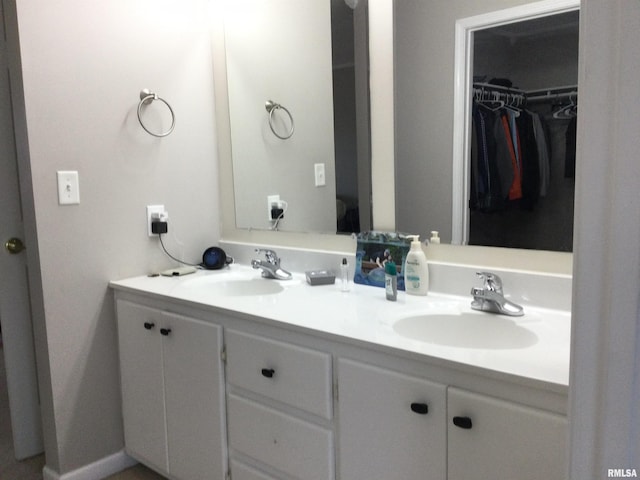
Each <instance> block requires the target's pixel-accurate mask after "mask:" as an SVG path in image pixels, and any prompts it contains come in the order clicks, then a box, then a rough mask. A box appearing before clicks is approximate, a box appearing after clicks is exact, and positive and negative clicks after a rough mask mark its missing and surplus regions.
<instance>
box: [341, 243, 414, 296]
mask: <svg viewBox="0 0 640 480" xmlns="http://www.w3.org/2000/svg"><path fill="white" fill-rule="evenodd" d="M357 241H358V243H357V250H356V267H355V275H354V278H353V281H354V282H355V283H360V284H362V285H371V286H373V287H382V288H384V267H385V265H386V263H387V262H394V263H395V264H396V269H397V271H398V290H404V261H405V259H406V258H407V253H409V249H410V248H411V239H409V238H407V236H406V234H404V233H398V232H378V231H370V232H362V233H359V234H358V239H357Z"/></svg>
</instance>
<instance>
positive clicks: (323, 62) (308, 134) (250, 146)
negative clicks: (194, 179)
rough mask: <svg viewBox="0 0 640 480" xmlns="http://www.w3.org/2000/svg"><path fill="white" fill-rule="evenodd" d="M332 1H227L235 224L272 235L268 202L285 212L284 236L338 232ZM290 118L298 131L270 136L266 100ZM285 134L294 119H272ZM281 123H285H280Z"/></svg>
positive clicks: (278, 116) (277, 114)
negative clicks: (319, 166) (321, 180)
mask: <svg viewBox="0 0 640 480" xmlns="http://www.w3.org/2000/svg"><path fill="white" fill-rule="evenodd" d="M329 7H330V4H329V2H328V1H327V2H318V1H315V0H304V1H301V0H278V1H276V2H273V1H272V2H263V1H253V0H244V1H237V2H230V3H229V6H228V7H227V11H226V16H225V42H226V53H227V76H228V87H229V111H230V122H231V135H232V137H231V149H232V155H233V183H234V189H235V194H236V195H235V198H236V224H237V226H238V227H239V228H261V229H268V228H270V227H271V226H272V223H271V222H270V221H269V218H268V215H267V213H268V210H267V196H268V195H274V194H277V195H280V198H281V199H282V200H285V201H286V202H288V210H287V211H286V213H285V215H284V218H283V220H282V221H281V222H280V223H279V228H280V229H282V230H289V231H291V230H293V231H298V232H330V233H333V232H335V230H336V188H335V184H336V181H335V161H334V144H333V104H332V102H330V101H329V102H328V101H327V99H331V98H333V88H332V74H331V72H332V67H331V63H332V61H331V18H330V13H331V12H330V8H329ZM267 100H273V101H274V102H277V103H279V104H282V105H283V106H284V107H285V108H287V109H288V110H289V111H290V112H291V115H292V116H293V119H294V122H295V131H294V133H293V135H292V136H291V138H289V139H287V140H281V139H279V138H277V137H276V136H275V135H274V134H273V133H272V132H271V130H270V128H269V123H268V114H267V111H266V110H265V102H266V101H267ZM273 119H274V123H275V124H276V127H277V128H276V131H277V132H278V133H279V134H280V135H281V136H285V135H286V134H287V133H288V131H289V123H288V122H289V119H288V117H287V115H286V113H284V112H283V111H282V110H280V111H277V112H275V113H274V116H273ZM279 120H282V123H280V122H279ZM315 163H324V164H325V178H326V185H325V186H323V187H316V186H315V182H314V164H315Z"/></svg>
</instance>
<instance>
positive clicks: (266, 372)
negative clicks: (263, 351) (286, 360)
mask: <svg viewBox="0 0 640 480" xmlns="http://www.w3.org/2000/svg"><path fill="white" fill-rule="evenodd" d="M274 373H276V371H275V370H274V369H273V368H263V369H262V376H263V377H266V378H273V374H274Z"/></svg>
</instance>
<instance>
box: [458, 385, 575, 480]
mask: <svg viewBox="0 0 640 480" xmlns="http://www.w3.org/2000/svg"><path fill="white" fill-rule="evenodd" d="M447 398H448V414H449V424H448V431H447V439H448V480H476V479H478V478H517V479H518V480H563V479H565V478H566V468H567V463H566V462H567V458H566V452H567V442H568V439H567V434H568V426H567V419H566V417H565V416H562V415H557V414H553V413H549V412H546V411H543V410H539V409H535V408H530V407H525V406H523V405H518V404H515V403H512V402H506V401H503V400H499V399H496V398H492V397H488V396H484V395H478V394H476V393H472V392H467V391H464V390H460V389H457V388H449V389H448V392H447Z"/></svg>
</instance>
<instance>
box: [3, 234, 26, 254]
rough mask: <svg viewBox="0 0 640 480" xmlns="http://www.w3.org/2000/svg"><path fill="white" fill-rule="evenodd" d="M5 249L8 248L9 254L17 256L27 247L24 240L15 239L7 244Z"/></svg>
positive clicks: (11, 239)
mask: <svg viewBox="0 0 640 480" xmlns="http://www.w3.org/2000/svg"><path fill="white" fill-rule="evenodd" d="M4 248H6V249H7V250H8V251H9V253H13V254H16V253H20V252H21V251H23V250H24V249H25V248H26V247H25V246H24V243H22V240H20V239H19V238H15V237H14V238H10V239H9V240H7V241H6V242H5V244H4Z"/></svg>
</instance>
